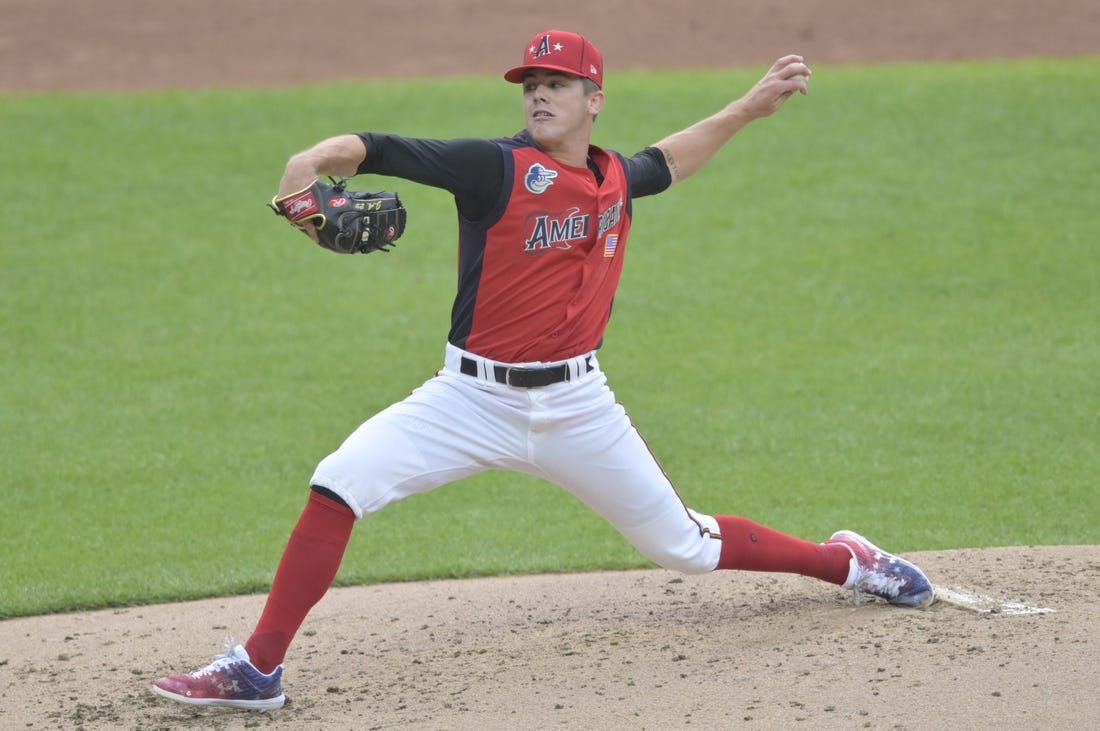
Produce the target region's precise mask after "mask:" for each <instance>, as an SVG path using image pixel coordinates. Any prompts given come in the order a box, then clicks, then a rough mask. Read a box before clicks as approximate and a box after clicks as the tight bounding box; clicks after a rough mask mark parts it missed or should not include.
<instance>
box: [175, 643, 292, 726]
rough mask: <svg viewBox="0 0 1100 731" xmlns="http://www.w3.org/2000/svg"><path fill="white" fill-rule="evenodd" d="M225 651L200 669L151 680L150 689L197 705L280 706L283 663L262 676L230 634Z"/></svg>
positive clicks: (260, 708)
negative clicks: (151, 686) (154, 680)
mask: <svg viewBox="0 0 1100 731" xmlns="http://www.w3.org/2000/svg"><path fill="white" fill-rule="evenodd" d="M225 646H226V651H225V652H224V653H223V654H221V655H218V656H217V657H215V658H214V662H212V663H210V664H209V665H207V666H206V667H204V668H202V669H201V670H196V671H195V672H193V673H189V674H187V675H173V676H171V677H168V678H160V679H158V680H157V681H156V682H154V683H153V692H154V693H156V694H157V695H162V696H164V697H165V698H171V699H172V700H174V701H179V702H180V703H191V704H194V705H199V706H230V707H232V708H249V709H252V710H254V711H273V710H275V709H276V708H282V706H283V703H284V702H285V701H286V696H284V695H283V683H282V678H283V666H282V665H280V666H279V667H277V668H275V670H273V671H272V672H271V674H270V675H264V674H263V673H261V672H260V671H259V670H257V669H256V667H255V666H254V665H253V664H252V661H251V660H250V659H249V657H248V652H247V651H246V650H245V649H244V648H243V647H241V646H240V645H236V646H234V644H233V638H232V637H230V638H228V639H227V640H226V643H225Z"/></svg>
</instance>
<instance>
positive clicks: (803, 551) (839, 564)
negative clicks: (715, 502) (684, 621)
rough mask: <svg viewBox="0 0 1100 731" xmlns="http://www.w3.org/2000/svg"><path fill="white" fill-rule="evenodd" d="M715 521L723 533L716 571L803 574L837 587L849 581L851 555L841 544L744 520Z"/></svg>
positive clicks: (720, 519) (724, 519)
mask: <svg viewBox="0 0 1100 731" xmlns="http://www.w3.org/2000/svg"><path fill="white" fill-rule="evenodd" d="M714 519H715V520H716V521H718V529H719V530H720V531H721V532H722V554H721V556H720V557H719V558H718V566H717V567H716V568H719V569H738V570H741V571H772V572H778V573H785V574H802V575H803V576H812V577H813V578H815V579H821V580H822V581H828V582H830V583H833V584H838V585H839V584H843V583H844V582H845V581H847V580H848V568H849V564H850V562H851V560H852V554H851V552H850V551H849V550H848V549H847V548H845V547H844V546H843V545H838V544H829V545H827V544H824V543H812V542H810V541H804V540H802V539H801V538H794V537H792V536H788V535H786V534H784V533H780V532H779V531H776V530H772V529H771V528H768V527H766V526H763V525H760V524H759V523H754V522H752V521H751V520H748V519H746V518H735V517H731V516H727V515H717V516H715V518H714Z"/></svg>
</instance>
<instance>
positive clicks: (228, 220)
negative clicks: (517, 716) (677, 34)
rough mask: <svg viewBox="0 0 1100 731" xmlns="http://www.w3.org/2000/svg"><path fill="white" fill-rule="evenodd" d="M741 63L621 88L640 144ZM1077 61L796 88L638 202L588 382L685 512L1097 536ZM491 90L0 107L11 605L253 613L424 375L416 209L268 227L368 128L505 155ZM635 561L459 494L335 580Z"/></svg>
mask: <svg viewBox="0 0 1100 731" xmlns="http://www.w3.org/2000/svg"><path fill="white" fill-rule="evenodd" d="M761 72H762V69H761V70H757V69H749V70H740V71H727V72H705V73H704V72H691V73H688V72H676V73H663V74H620V75H618V76H609V77H608V79H607V82H608V83H607V90H608V94H609V101H608V105H607V107H606V108H605V110H604V112H603V113H602V114H601V116H600V120H599V122H598V124H597V134H596V140H595V141H596V142H597V144H601V145H604V146H607V147H612V148H615V149H619V150H622V151H624V152H628V153H630V152H633V151H635V150H636V149H639V148H640V147H642V146H644V145H645V144H647V143H650V142H653V141H656V140H657V139H659V138H661V137H663V136H664V135H665V134H667V133H669V132H672V131H675V130H677V129H679V128H682V127H683V126H686V125H687V124H689V123H691V122H693V121H695V120H696V119H698V118H700V117H702V116H704V115H707V114H709V113H711V112H713V111H715V110H716V109H718V108H719V107H720V106H721V105H722V104H724V103H725V102H726V101H727V100H728V99H730V98H733V97H734V96H737V95H738V94H740V93H741V92H742V91H744V90H745V89H746V88H748V86H750V85H751V84H752V83H753V82H754V81H755V80H756V79H757V78H758V77H759V75H760V73H761ZM1098 74H1100V58H1083V59H1067V60H1063V61H1026V62H1014V63H1003V62H999V63H988V64H941V65H921V66H915V65H913V66H910V65H895V66H878V67H868V68H858V67H839V68H817V69H815V75H814V77H813V81H812V85H811V86H812V93H811V95H810V96H809V97H806V98H801V97H799V98H795V99H793V100H791V102H790V103H789V104H788V105H787V106H786V107H785V108H784V109H783V110H781V111H780V113H779V114H778V115H776V116H775V117H773V118H771V119H768V120H764V121H760V122H757V123H755V124H753V125H751V126H750V127H749V128H747V129H746V130H744V131H743V132H742V133H741V135H739V136H738V137H737V138H736V139H735V140H734V141H733V142H732V143H731V144H730V145H729V146H728V147H727V148H726V149H725V150H724V151H723V152H722V153H721V154H720V155H719V157H718V158H717V159H716V160H715V161H714V162H713V163H712V164H711V165H710V166H709V167H708V168H706V169H705V170H704V171H703V172H701V173H700V174H699V175H698V176H697V177H696V178H693V179H691V180H689V181H687V182H685V183H684V184H682V185H679V186H677V187H675V188H673V189H672V190H670V191H669V192H668V193H666V194H664V195H662V196H658V197H656V198H652V199H646V200H642V201H638V202H637V203H636V205H635V209H634V213H635V218H634V221H635V226H634V233H633V235H632V239H631V245H630V251H629V256H628V259H627V262H628V263H627V271H626V276H625V279H624V283H623V285H622V287H621V289H620V293H619V297H618V299H617V301H616V308H615V314H614V317H613V319H612V323H611V326H610V328H609V330H608V334H607V339H606V342H605V346H604V349H603V351H602V352H601V361H602V363H603V365H604V367H605V369H606V370H607V371H608V372H609V375H610V379H611V385H612V387H613V388H614V389H615V391H616V394H617V395H618V397H619V399H620V400H621V401H623V402H624V403H625V404H626V405H627V408H628V409H629V411H630V413H631V415H632V416H633V418H634V420H635V422H636V423H637V424H638V426H639V427H640V429H641V430H642V432H643V433H644V434H645V435H646V437H647V439H648V440H649V442H650V444H651V445H652V446H653V448H654V450H655V451H656V453H657V454H658V456H659V457H660V459H661V460H662V464H663V465H664V467H665V468H666V470H667V471H668V473H669V474H670V475H671V476H672V477H673V479H674V480H675V481H676V482H677V484H678V486H679V488H680V491H681V493H682V494H683V495H684V497H685V499H686V501H687V502H688V503H689V504H690V505H691V506H693V507H695V508H697V509H699V510H702V511H704V512H709V513H729V514H740V515H746V516H748V517H752V518H754V519H757V520H760V521H762V522H765V523H768V524H770V525H772V526H774V527H775V528H778V529H780V530H784V531H787V532H790V533H794V534H797V535H800V536H803V537H806V538H809V539H814V540H820V539H823V538H824V537H826V536H828V535H829V534H830V533H831V532H832V531H833V530H836V529H838V528H841V527H850V528H854V529H857V530H859V531H861V532H863V533H865V534H866V535H868V536H869V537H871V538H872V539H873V540H876V541H877V542H880V543H882V544H884V545H886V546H889V547H891V548H892V549H895V550H899V551H911V550H919V549H950V548H958V547H974V546H991V545H1027V544H1078V543H1087V544H1094V543H1097V542H1100V489H1098V487H1100V479H1098V475H1100V388H1098V385H1097V382H1098V374H1100V293H1098V284H1100V205H1098V202H1100V147H1098V146H1097V145H1096V143H1095V139H1094V137H1095V130H1096V129H1098V128H1100V85H1098V84H1096V83H1095V79H1096V78H1097V76H1098ZM521 125H522V116H521V113H520V106H519V100H518V98H517V96H516V92H515V89H514V88H512V87H510V86H509V85H506V84H502V83H499V82H498V80H496V79H486V78H460V79H453V80H447V81H423V82H419V81H418V82H400V83H398V82H387V83H374V82H372V83H362V84H348V83H344V84H339V85H325V86H314V87H308V88H295V89H285V90H265V91H252V90H243V89H226V90H216V91H214V90H212V91H200V92H164V93H150V94H137V95H29V96H14V97H7V98H4V99H3V100H2V103H0V129H2V131H3V134H0V159H2V160H3V161H4V165H3V168H2V170H0V193H2V195H3V200H4V201H6V202H7V204H8V206H9V208H8V211H9V213H8V216H7V225H5V226H4V227H3V233H0V348H2V352H3V357H2V359H0V466H2V471H0V480H2V489H0V550H2V553H3V559H4V560H3V561H0V617H10V616H18V615H26V614H39V613H47V612H55V611H65V610H74V609H80V608H89V607H106V606H117V605H128V604H140V603H148V602H156V601H165V600H175V599H186V598H196V597H203V596H216V595H222V594H230V593H241V592H255V591H263V590H264V589H265V588H266V587H267V584H268V582H269V581H270V579H271V574H272V572H273V570H274V568H275V565H276V562H277V560H278V557H279V554H280V553H281V551H282V547H283V545H284V543H285V541H286V538H287V536H288V534H289V531H290V529H291V527H292V526H293V524H294V521H295V520H296V519H297V516H298V513H299V512H300V510H301V507H302V505H303V504H304V501H305V499H306V488H307V481H308V478H309V476H310V474H311V472H312V469H313V467H314V466H315V464H316V463H317V461H318V460H320V459H321V458H322V457H323V456H324V455H325V454H327V453H328V452H329V451H331V450H332V449H333V448H335V447H336V446H337V445H338V444H339V443H340V441H341V440H342V439H343V438H344V437H345V436H346V435H347V434H348V433H349V432H350V431H351V430H352V429H353V428H354V427H355V426H357V425H358V424H359V423H360V422H361V421H363V420H364V419H365V418H367V417H368V416H370V415H371V414H372V413H374V412H375V411H377V410H379V409H381V408H382V407H384V406H386V405H388V404H389V403H391V402H393V401H396V400H399V399H401V398H402V397H403V396H404V395H405V394H406V393H407V392H408V391H409V390H410V389H411V388H413V387H415V386H416V385H418V384H419V383H420V382H422V381H423V380H424V379H426V378H428V377H429V376H430V375H431V374H432V372H433V371H434V370H435V369H436V368H437V367H438V366H439V364H440V362H441V358H442V351H443V344H444V339H445V337H446V332H447V324H448V323H447V319H448V313H449V307H450V297H451V295H452V294H453V286H454V284H453V283H454V237H455V234H454V213H453V209H452V204H451V201H450V198H449V196H448V195H447V194H446V193H443V192H441V191H436V190H432V189H427V188H421V187H417V186H415V185H412V184H409V183H403V182H401V181H389V182H388V183H387V182H386V181H382V180H374V181H371V180H365V181H357V185H356V186H355V187H364V188H369V187H383V186H385V187H392V188H396V189H398V190H399V191H400V193H401V195H402V198H403V199H404V200H405V202H406V204H407V205H408V207H409V208H410V211H411V221H410V226H409V229H408V231H407V233H406V235H405V237H404V238H403V239H402V241H401V242H400V244H399V246H398V247H397V249H396V250H395V251H394V252H393V253H391V254H389V255H385V256H383V255H378V254H375V255H372V256H369V257H356V258H351V257H338V256H335V255H332V254H328V253H326V252H323V251H321V250H319V249H317V248H315V247H313V246H312V244H309V243H308V242H307V241H306V239H305V238H304V237H302V236H300V235H297V234H295V233H294V232H292V231H291V230H290V229H289V228H288V227H287V226H286V225H285V224H284V223H281V222H280V221H278V220H277V219H276V218H275V217H274V216H273V215H272V214H271V212H270V211H269V210H268V209H267V208H266V207H265V203H266V201H267V200H268V199H269V198H270V196H271V194H272V193H273V192H274V188H275V185H276V183H277V181H278V178H279V176H280V174H281V172H282V166H283V164H284V162H285V160H286V158H287V157H288V156H289V155H290V154H291V153H293V152H295V151H297V150H299V149H301V148H303V147H305V146H307V145H309V144H311V143H312V142H314V141H316V140H318V139H320V138H322V137H327V136H330V135H332V134H336V133H340V132H349V131H356V130H359V129H375V130H382V131H394V132H400V133H403V134H409V135H426V136H438V137H451V136H465V135H476V136H495V135H507V134H511V133H513V132H515V131H516V130H517V129H518V128H519V127H520V126H521ZM645 565H647V564H646V563H645V562H644V560H642V559H641V557H640V556H639V555H638V554H636V553H635V552H634V551H633V549H632V548H631V547H630V546H629V545H627V544H626V542H625V541H624V540H622V539H621V538H620V537H619V536H618V535H617V534H616V533H614V532H613V531H611V530H610V529H609V528H608V527H607V526H606V525H605V524H603V523H602V522H601V521H600V520H599V519H597V518H596V517H594V516H593V515H591V514H589V513H588V512H586V511H585V510H584V509H583V508H582V507H580V506H579V505H578V504H577V502H576V501H575V500H574V499H573V498H571V497H570V496H569V495H567V494H565V493H564V492H562V491H560V490H558V489H557V488H554V487H552V486H549V485H546V484H543V483H539V482H535V481H532V480H530V479H528V478H523V477H519V476H516V475H511V474H504V473H493V474H487V475H483V476H480V477H478V478H475V479H471V480H468V481H465V482H463V483H460V484H456V485H453V486H450V487H448V488H445V489H443V490H440V491H437V492H435V493H433V494H431V495H428V496H423V497H418V498H413V499H410V500H408V501H405V502H404V503H401V504H398V505H395V506H393V507H391V508H389V509H387V510H386V511H384V512H383V513H381V514H378V515H375V516H370V517H368V518H367V519H365V520H364V521H363V522H362V525H360V526H359V527H358V529H357V535H356V536H355V538H354V539H353V541H352V545H351V547H350V548H349V551H348V554H347V557H346V559H345V562H344V566H343V569H342V571H341V573H340V576H339V578H338V581H339V582H340V583H342V584H357V583H364V582H376V581H397V580H408V579H419V578H425V577H443V576H446V577H452V576H471V575H490V574H503V573H526V572H543V571H576V570H591V569H601V568H628V567H638V566H645Z"/></svg>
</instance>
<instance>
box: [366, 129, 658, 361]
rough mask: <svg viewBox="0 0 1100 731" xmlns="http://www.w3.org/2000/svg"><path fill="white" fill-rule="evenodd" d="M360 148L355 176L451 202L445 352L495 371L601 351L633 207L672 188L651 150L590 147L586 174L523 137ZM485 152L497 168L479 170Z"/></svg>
mask: <svg viewBox="0 0 1100 731" xmlns="http://www.w3.org/2000/svg"><path fill="white" fill-rule="evenodd" d="M363 138H364V142H365V144H366V145H367V150H368V153H367V160H368V162H366V163H364V165H363V166H362V167H361V168H360V172H380V173H383V174H391V175H398V176H400V177H405V178H408V179H410V180H415V181H417V182H424V183H428V184H432V185H437V186H439V187H445V188H447V189H449V190H452V191H453V192H455V197H456V201H457V202H458V203H459V241H458V245H459V256H458V268H459V271H458V292H457V295H456V297H455V302H454V306H453V308H452V311H451V330H450V333H449V336H448V339H449V341H450V342H451V343H452V344H453V345H455V346H457V347H459V348H462V349H463V350H467V351H469V352H472V353H475V354H477V355H481V356H483V357H485V358H489V359H491V360H495V361H500V362H504V363H527V362H534V361H543V362H549V361H559V360H565V359H567V358H571V357H573V356H576V355H581V354H583V353H587V352H590V351H593V350H596V349H597V348H598V347H599V346H600V343H601V342H602V340H603V334H604V330H605V329H606V327H607V323H608V318H609V317H610V315H611V305H612V301H613V299H614V297H615V290H616V288H617V287H618V284H619V277H620V275H621V274H622V267H623V256H624V254H625V251H626V242H627V235H628V233H629V231H630V220H631V212H632V210H631V200H632V198H633V197H635V196H636V195H637V194H639V193H640V194H643V195H645V194H650V193H655V192H659V191H660V190H664V189H665V188H667V187H668V185H669V184H670V181H671V178H670V177H669V175H668V170H667V167H666V166H665V164H664V158H663V156H661V155H660V154H659V152H657V151H655V150H652V148H649V149H648V150H646V151H644V152H643V153H639V155H637V156H635V157H634V158H630V159H627V158H624V157H623V156H621V155H619V154H618V153H616V152H610V151H604V150H602V149H600V148H598V147H591V148H590V152H589V165H588V167H584V168H574V167H569V166H566V165H562V164H561V163H559V162H557V161H555V160H554V159H553V158H551V157H550V156H549V155H546V154H545V153H543V152H542V151H541V150H539V149H538V147H537V146H536V145H535V144H534V142H533V141H532V140H531V139H530V137H529V136H528V135H527V134H526V133H525V132H522V133H520V134H519V135H517V136H515V137H512V138H504V139H496V140H484V141H477V142H476V143H475V141H469V140H467V141H457V142H451V143H448V142H441V141H428V140H409V139H404V138H393V137H383V136H379V135H363ZM395 145H397V146H398V147H397V148H396V150H395V149H394V146H395ZM463 145H465V147H464V148H462V146H463ZM487 145H491V149H493V150H495V157H494V159H493V162H494V163H495V164H492V165H490V164H488V162H489V160H488V156H487V155H485V151H486V149H487V147H486V146H487ZM456 147H457V148H462V149H461V150H460V151H457V152H456V149H455V148H456ZM475 153H476V155H482V156H485V163H486V164H484V165H480V166H477V167H475V168H471V167H465V171H466V175H465V176H464V175H462V170H461V169H460V168H461V166H459V165H457V164H455V163H457V162H458V160H457V157H458V156H459V155H460V154H461V155H462V156H464V159H463V162H464V163H465V164H466V165H467V166H468V165H469V164H470V159H468V158H469V157H470V156H471V155H474V154H475ZM437 155H439V156H442V157H440V158H436V156H437ZM448 156H451V157H452V159H451V164H446V161H447V158H448ZM372 158H374V159H373V162H371V160H372ZM414 167H415V169H413V168H414ZM472 169H473V170H480V175H477V174H473V173H472V172H471V170H472ZM628 171H629V172H630V173H633V175H630V174H628ZM469 177H473V178H475V183H474V184H471V183H470V182H469V181H468V180H467V178H469ZM487 190H488V191H492V192H493V193H494V195H493V196H492V197H491V198H490V197H489V196H487V195H486V192H485V191H487ZM632 191H633V192H634V194H635V195H633V196H632ZM464 203H465V210H464V205H463V204H464ZM476 203H480V206H478V205H475V204H476ZM471 211H472V212H473V213H471Z"/></svg>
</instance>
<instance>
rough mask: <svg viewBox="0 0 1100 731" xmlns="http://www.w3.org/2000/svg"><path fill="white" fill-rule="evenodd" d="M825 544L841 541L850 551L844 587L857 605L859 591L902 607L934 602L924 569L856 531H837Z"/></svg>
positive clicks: (933, 593) (930, 584) (920, 605)
mask: <svg viewBox="0 0 1100 731" xmlns="http://www.w3.org/2000/svg"><path fill="white" fill-rule="evenodd" d="M825 543H827V544H829V543H840V544H842V545H844V546H845V547H846V548H847V549H848V550H849V551H851V553H852V563H851V569H850V571H849V573H848V580H847V581H846V582H844V586H843V588H845V589H851V590H852V593H853V595H854V596H855V602H856V604H859V598H860V592H867V593H868V594H873V595H875V596H877V597H879V598H881V599H885V600H886V601H888V602H890V603H891V604H896V605H898V606H902V607H914V608H917V607H926V606H928V605H929V604H931V603H932V602H933V601H935V598H936V593H935V590H934V589H933V588H932V582H930V581H929V580H928V577H927V576H925V575H924V572H923V571H921V570H920V569H918V568H917V567H916V566H914V565H913V564H911V563H909V562H908V561H906V560H905V559H903V558H899V557H897V556H895V555H893V554H891V553H887V552H886V551H883V550H882V549H881V548H879V547H877V546H876V545H874V544H873V543H871V542H870V541H869V540H867V539H866V538H864V537H863V536H861V535H859V534H858V533H853V532H852V531H850V530H842V531H837V532H836V533H834V534H833V535H832V537H831V538H830V539H829V540H827V541H825Z"/></svg>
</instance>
